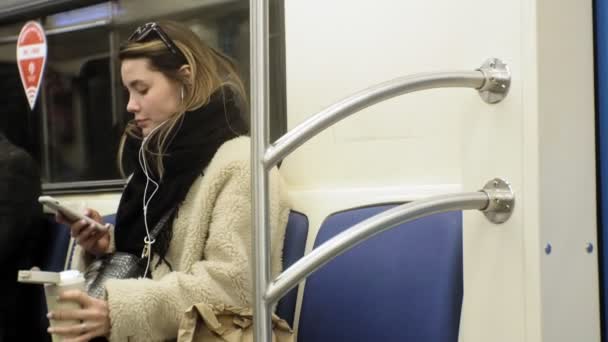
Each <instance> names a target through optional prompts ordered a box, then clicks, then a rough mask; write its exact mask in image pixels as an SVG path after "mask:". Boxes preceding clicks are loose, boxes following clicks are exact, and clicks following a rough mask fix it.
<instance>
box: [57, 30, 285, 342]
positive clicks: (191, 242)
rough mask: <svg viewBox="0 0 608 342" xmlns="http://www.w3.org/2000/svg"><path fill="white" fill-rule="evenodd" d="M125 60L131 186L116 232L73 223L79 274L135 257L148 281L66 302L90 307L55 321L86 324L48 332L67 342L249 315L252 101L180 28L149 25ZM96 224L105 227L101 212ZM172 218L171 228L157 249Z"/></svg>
mask: <svg viewBox="0 0 608 342" xmlns="http://www.w3.org/2000/svg"><path fill="white" fill-rule="evenodd" d="M119 58H120V60H121V76H122V82H123V85H124V87H125V88H126V89H127V91H128V93H129V102H128V104H127V111H129V112H130V113H132V114H133V115H134V120H133V121H131V122H130V124H129V125H128V126H127V128H126V131H125V133H124V135H123V140H122V143H121V145H120V146H121V147H120V149H119V160H120V161H121V162H122V164H121V165H122V167H123V169H126V170H125V171H126V172H123V174H124V175H129V174H130V175H131V176H130V177H129V180H128V183H127V186H126V188H125V190H124V192H123V194H122V197H121V200H120V203H119V206H118V211H117V216H116V226H115V228H114V229H110V230H109V231H106V232H99V231H96V230H95V229H94V228H93V227H92V226H91V225H89V224H87V223H86V222H84V220H83V221H77V222H72V223H71V231H72V236H74V238H75V239H76V241H77V244H78V246H77V248H76V251H75V255H74V259H73V262H72V265H73V266H74V267H76V268H78V269H80V270H85V269H86V267H87V266H88V265H90V262H91V260H92V259H94V258H95V257H96V256H103V255H106V254H108V253H112V252H115V251H118V252H128V253H131V254H134V255H137V256H140V255H143V256H144V257H147V259H148V263H147V266H146V269H147V272H146V275H147V276H149V278H137V279H111V280H108V281H107V282H106V283H105V294H104V295H103V296H102V298H94V297H91V296H90V295H88V294H86V293H84V292H82V291H73V292H66V293H65V295H64V296H63V300H74V301H78V302H79V303H80V304H81V306H82V307H83V309H82V310H74V311H63V312H61V311H56V312H50V313H49V317H50V318H52V319H55V320H78V321H81V322H82V323H80V324H74V325H69V326H64V327H53V328H51V329H50V330H49V332H51V333H53V334H58V335H62V336H64V337H70V338H71V339H70V341H88V340H90V339H93V338H95V337H97V336H103V337H106V338H109V339H110V340H111V341H125V340H129V341H164V340H175V339H176V337H177V333H178V327H179V323H180V320H181V318H182V317H183V315H184V312H185V311H186V310H187V309H188V308H189V307H190V306H192V305H193V304H196V303H205V304H209V305H228V306H233V307H241V308H247V307H251V305H252V301H253V299H252V293H251V289H252V282H253V281H252V274H251V271H252V263H251V262H252V259H251V254H252V252H251V248H252V246H251V245H252V241H251V235H252V230H251V229H252V224H251V186H250V179H251V171H250V160H249V155H250V141H249V138H248V137H245V136H244V135H246V134H247V133H248V127H247V124H246V121H245V120H244V116H245V113H246V98H247V95H246V92H245V90H244V87H243V83H242V81H241V79H240V78H239V76H238V74H237V72H236V70H235V66H234V65H233V63H232V61H231V60H230V59H229V58H228V57H226V56H225V55H223V54H222V53H220V52H219V51H216V50H214V49H212V48H210V47H208V46H207V45H206V44H204V43H203V42H202V41H201V40H200V39H199V38H198V37H197V36H196V35H195V34H194V33H193V32H192V31H191V30H190V29H189V28H187V27H185V26H182V25H180V24H177V23H172V22H163V23H148V24H145V25H142V26H140V27H139V28H138V29H137V30H136V31H135V32H134V33H133V34H132V35H131V37H130V38H129V39H128V41H127V43H126V44H125V45H123V46H122V47H121V49H120V52H119ZM269 183H270V198H271V201H270V208H271V209H270V217H269V222H270V226H271V239H272V251H271V261H272V271H273V273H274V274H277V273H278V272H279V271H280V268H281V252H282V247H283V238H284V234H285V228H286V224H287V217H288V214H289V209H288V207H287V203H286V201H285V200H284V197H283V196H282V195H281V193H282V187H281V184H282V183H281V180H280V177H279V174H278V170H277V169H276V168H275V169H273V170H272V172H271V173H270V175H269ZM87 215H88V216H90V217H92V218H94V219H95V220H97V221H99V222H101V217H100V215H99V214H98V213H97V212H96V211H94V210H89V211H88V213H87ZM166 215H168V216H166ZM163 217H169V218H170V219H169V220H167V221H166V222H168V223H167V224H162V230H161V233H160V234H159V235H158V236H157V237H156V239H150V231H153V228H154V227H156V226H157V224H158V223H159V222H165V220H163V219H162V218H163ZM57 219H58V221H59V222H66V221H65V218H63V217H61V216H60V215H58V217H57Z"/></svg>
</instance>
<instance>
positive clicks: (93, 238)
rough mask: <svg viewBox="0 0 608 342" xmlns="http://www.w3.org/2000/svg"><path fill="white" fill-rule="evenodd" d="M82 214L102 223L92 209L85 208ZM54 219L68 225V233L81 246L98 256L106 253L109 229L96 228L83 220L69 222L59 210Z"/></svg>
mask: <svg viewBox="0 0 608 342" xmlns="http://www.w3.org/2000/svg"><path fill="white" fill-rule="evenodd" d="M84 215H85V216H87V217H90V218H92V219H93V220H95V221H97V222H99V223H102V221H101V215H99V213H98V212H97V211H95V210H93V209H86V210H85V212H84ZM55 220H56V221H57V222H59V223H62V224H66V225H69V226H70V233H71V235H72V237H73V238H74V239H75V240H76V243H78V244H79V245H80V246H82V248H83V249H84V250H85V251H87V252H89V253H91V254H93V255H96V256H100V255H103V254H106V253H107V250H108V248H109V247H110V230H109V229H107V230H105V231H103V232H102V231H99V230H97V229H96V228H95V227H94V225H93V224H91V223H89V222H87V221H85V220H78V221H73V222H70V221H69V220H68V219H67V218H66V217H65V216H63V215H62V214H61V213H60V212H57V214H56V215H55Z"/></svg>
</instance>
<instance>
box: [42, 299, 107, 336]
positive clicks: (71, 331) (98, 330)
mask: <svg viewBox="0 0 608 342" xmlns="http://www.w3.org/2000/svg"><path fill="white" fill-rule="evenodd" d="M59 301H75V302H78V303H79V304H80V306H81V308H82V309H77V310H63V311H61V310H57V311H52V312H49V314H48V315H47V317H48V318H49V319H52V320H54V321H63V320H70V321H80V322H82V323H80V324H73V325H61V326H54V327H51V328H48V332H49V333H51V334H56V335H60V336H63V341H64V342H84V341H89V340H90V339H92V338H93V337H96V336H109V335H110V328H111V325H110V309H109V307H108V302H106V301H105V300H101V299H97V298H93V297H91V296H89V295H87V294H86V293H85V292H83V291H80V290H70V291H65V292H64V293H62V294H61V295H60V296H59Z"/></svg>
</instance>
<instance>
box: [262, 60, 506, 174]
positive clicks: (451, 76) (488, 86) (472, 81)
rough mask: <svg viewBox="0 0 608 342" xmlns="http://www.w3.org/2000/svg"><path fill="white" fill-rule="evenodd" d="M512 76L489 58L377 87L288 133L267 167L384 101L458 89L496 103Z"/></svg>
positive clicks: (266, 162)
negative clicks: (475, 65)
mask: <svg viewBox="0 0 608 342" xmlns="http://www.w3.org/2000/svg"><path fill="white" fill-rule="evenodd" d="M510 77H511V76H510V72H509V69H508V67H507V66H506V65H505V64H504V63H503V62H502V61H500V60H499V59H496V58H490V59H488V60H487V61H486V62H485V63H484V64H483V65H482V67H481V68H479V69H477V70H474V71H460V72H436V73H423V74H418V75H413V76H405V77H400V78H396V79H394V80H390V81H388V82H384V83H381V84H378V85H375V86H373V87H370V88H367V89H365V90H362V91H360V92H358V93H356V94H354V95H352V96H350V97H348V98H346V99H344V100H342V101H340V102H338V103H335V104H333V105H331V106H329V107H328V108H326V109H324V110H323V111H321V112H319V113H318V114H316V115H314V116H313V117H311V118H309V119H308V120H306V121H304V122H303V123H301V124H300V125H298V126H297V127H295V128H294V129H292V130H290V131H289V132H287V133H286V134H285V135H283V136H282V137H281V138H279V139H278V140H277V141H276V142H275V143H274V144H273V145H271V146H270V147H269V148H268V150H267V151H266V154H265V156H264V166H265V167H266V168H267V169H270V168H271V167H273V166H274V165H276V164H277V163H278V162H279V161H280V160H281V159H283V158H285V157H286V156H287V155H288V154H289V153H291V152H293V150H295V149H296V148H298V147H299V146H301V145H302V144H304V143H305V142H306V141H308V140H310V139H311V138H312V137H314V136H315V135H316V134H318V133H319V132H321V131H323V130H324V129H326V128H328V127H330V126H332V125H333V124H335V123H336V122H338V121H340V120H342V119H344V118H346V117H348V116H350V115H351V114H354V113H356V112H358V111H360V110H362V109H365V108H367V107H369V106H371V105H374V104H376V103H379V102H382V101H384V100H388V99H391V98H393V97H396V96H399V95H403V94H407V93H411V92H415V91H420V90H426V89H433V88H448V87H451V88H456V87H459V88H474V89H477V90H479V94H480V96H481V98H482V99H483V100H484V101H486V102H488V103H497V102H500V101H501V100H502V99H503V98H504V97H505V96H506V94H507V93H508V91H509V86H510Z"/></svg>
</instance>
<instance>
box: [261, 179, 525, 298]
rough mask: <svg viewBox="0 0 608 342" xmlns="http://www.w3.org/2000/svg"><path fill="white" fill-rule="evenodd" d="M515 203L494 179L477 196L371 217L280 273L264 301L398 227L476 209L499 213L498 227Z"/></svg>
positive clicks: (419, 203) (409, 205) (418, 203)
mask: <svg viewBox="0 0 608 342" xmlns="http://www.w3.org/2000/svg"><path fill="white" fill-rule="evenodd" d="M514 200H515V198H514V195H513V192H512V190H511V188H510V186H509V185H508V183H507V182H505V181H503V180H500V179H495V180H492V181H490V182H488V184H486V186H485V187H484V189H483V190H482V191H479V192H471V193H461V194H449V195H440V196H434V197H429V198H427V199H423V200H419V201H415V202H411V203H407V204H404V205H400V206H398V207H395V208H392V209H390V210H387V211H385V212H383V213H380V214H378V215H375V216H372V217H370V218H368V219H367V220H364V221H362V222H360V223H358V224H356V225H354V226H352V227H351V228H349V229H348V230H346V231H344V232H342V233H340V234H338V235H336V236H334V237H333V238H331V239H330V240H328V241H326V242H325V243H323V244H322V245H321V246H319V247H317V248H315V249H314V250H312V251H311V252H310V253H309V254H307V255H305V256H304V257H302V258H301V259H300V260H298V261H297V262H296V263H294V264H293V265H291V267H289V268H288V269H286V270H285V271H283V273H281V274H280V275H279V276H278V277H277V278H276V279H275V281H274V282H272V283H271V284H270V285H269V286H268V290H267V291H266V295H265V298H266V301H268V303H271V304H274V303H275V302H276V301H278V300H279V299H280V298H281V297H282V296H283V295H285V293H287V292H288V291H289V290H291V289H292V288H294V287H295V286H296V285H297V284H298V283H299V282H300V281H302V280H303V279H304V278H306V277H307V276H308V275H310V274H311V273H312V272H314V271H316V270H317V269H319V268H320V267H321V266H323V265H325V264H326V263H327V262H329V261H330V260H331V259H333V258H334V257H336V256H338V255H340V254H342V253H344V252H346V251H347V250H349V249H351V248H352V247H354V246H356V245H357V244H359V243H361V242H363V241H365V240H366V239H369V238H370V237H372V236H374V235H376V234H379V233H381V232H383V231H385V230H388V229H390V228H393V227H395V226H397V225H400V224H402V223H405V222H409V221H412V220H415V219H417V218H421V217H425V216H429V215H431V214H436V213H442V212H446V211H453V210H470V209H478V210H481V211H484V213H485V214H489V213H496V212H500V213H501V215H504V216H503V217H501V218H500V219H498V220H496V221H494V222H497V223H501V222H504V221H506V220H507V219H508V217H509V216H510V214H511V212H512V211H513V207H514Z"/></svg>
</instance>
